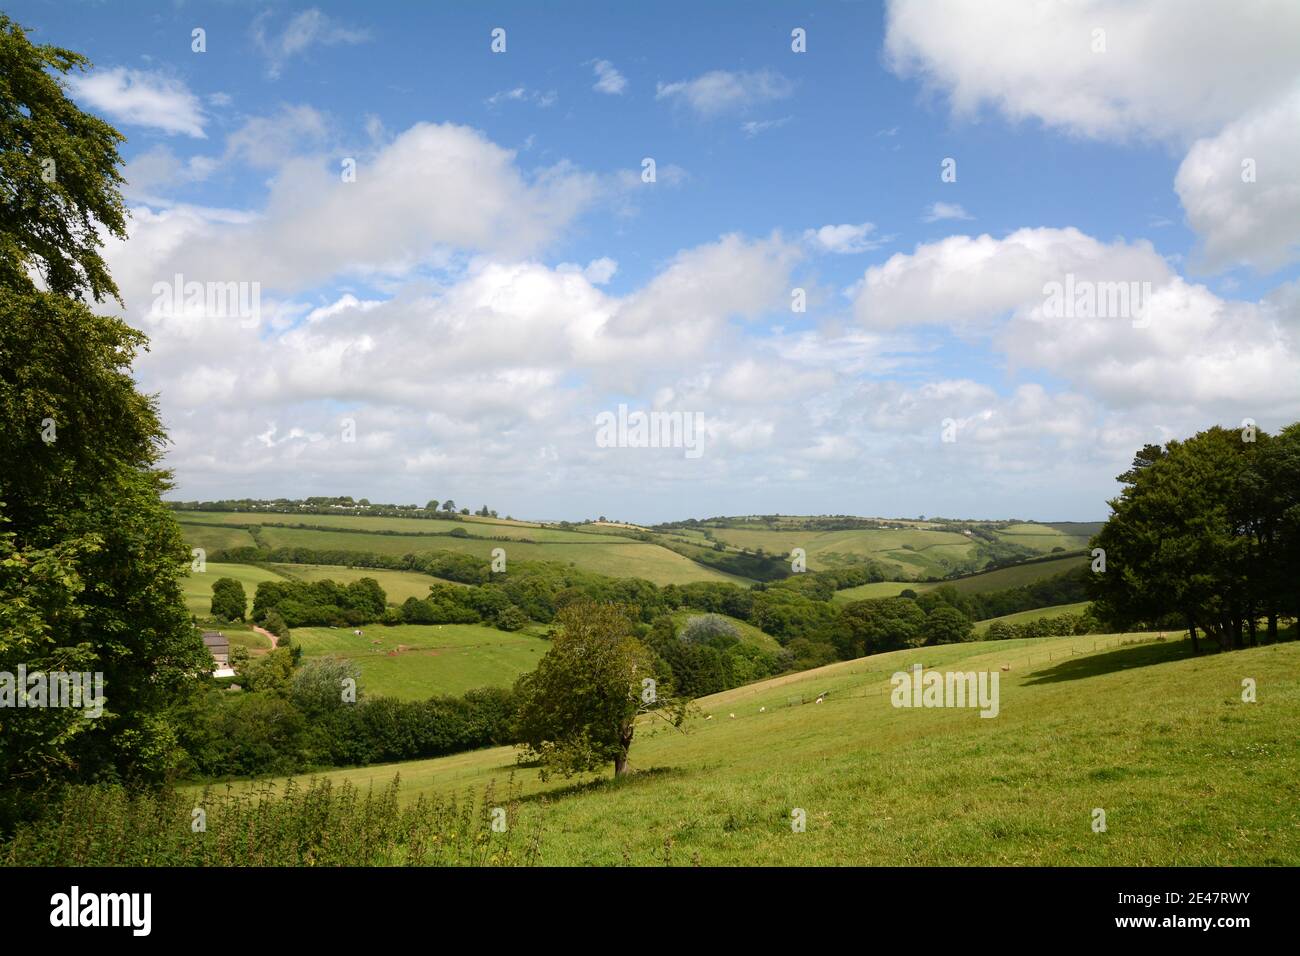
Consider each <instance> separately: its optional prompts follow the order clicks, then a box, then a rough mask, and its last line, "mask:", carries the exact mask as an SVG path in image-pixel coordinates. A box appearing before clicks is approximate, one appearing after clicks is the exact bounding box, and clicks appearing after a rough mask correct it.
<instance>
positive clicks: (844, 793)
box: [239, 634, 1300, 866]
mask: <svg viewBox="0 0 1300 956" xmlns="http://www.w3.org/2000/svg"><path fill="white" fill-rule="evenodd" d="M915 663H920V664H923V665H924V666H925V667H926V668H937V669H942V670H947V669H960V670H964V671H966V670H975V671H979V670H988V671H992V672H995V673H997V674H998V676H999V678H1000V681H999V691H1000V694H999V712H998V715H997V716H996V717H994V718H983V717H981V716H980V715H979V713H978V712H977V711H976V710H974V709H962V708H929V709H927V708H919V709H918V708H901V707H894V706H892V705H891V699H890V675H891V674H893V673H894V672H895V671H898V670H902V669H907V668H910V667H911V665H913V664H915ZM1004 667H1005V668H1008V669H1005V670H1004V669H1003V668H1004ZM1245 677H1250V678H1252V679H1254V680H1255V681H1256V684H1257V687H1258V700H1257V702H1255V703H1245V702H1243V701H1242V690H1241V688H1242V680H1243V678H1245ZM822 694H825V698H824V700H823V702H822V703H815V702H814V701H815V700H816V699H817V697H818V696H819V695H822ZM733 715H734V716H733ZM631 759H632V766H633V768H634V772H633V773H631V774H630V775H629V776H628V777H626V778H625V779H623V780H620V781H617V782H616V781H614V780H613V779H612V775H611V774H609V773H605V774H600V775H596V776H589V777H582V778H576V779H571V780H563V779H551V780H550V781H546V782H543V781H541V780H540V779H539V778H538V775H537V772H536V770H534V769H531V768H525V767H519V766H517V764H516V761H515V752H514V751H513V750H512V749H511V748H504V747H503V748H495V749H490V750H482V751H476V752H472V753H465V754H458V755H455V756H451V757H445V758H440V759H436V760H424V761H415V762H410V763H404V764H395V765H384V766H372V767H362V768H356V769H349V770H340V771H335V772H331V773H329V774H327V776H328V777H329V778H331V779H332V780H333V781H335V782H339V781H342V780H349V781H351V782H353V783H354V784H357V785H359V786H361V787H362V788H365V787H368V786H374V787H376V788H381V787H383V786H385V785H386V784H388V783H389V782H390V781H391V780H392V779H393V777H394V776H395V775H396V776H400V781H401V792H400V796H401V799H402V800H405V801H410V800H412V799H414V798H415V796H416V795H418V794H421V793H434V792H436V793H449V792H453V791H456V792H463V791H466V790H470V789H474V790H481V789H482V788H483V787H484V786H485V785H487V784H488V783H489V782H493V781H495V783H496V784H497V786H498V787H501V786H503V785H505V784H506V783H507V781H513V783H514V784H515V785H517V786H518V787H520V789H521V791H522V794H523V797H522V799H521V800H520V801H519V802H518V804H517V805H516V806H515V807H513V808H512V812H513V814H514V816H513V819H512V821H511V824H510V825H511V826H515V827H520V828H522V829H524V830H525V831H527V832H534V831H536V830H538V829H540V830H541V831H542V834H543V836H542V850H541V860H542V862H544V863H549V864H558V865H584V864H597V865H619V864H660V863H670V864H678V865H689V864H692V863H699V864H703V865H742V864H743V865H764V864H767V865H814V864H822V865H824V864H845V865H850V864H866V865H927V864H935V865H948V864H963V865H970V864H981V865H1001V864H1006V865H1067V866H1072V865H1118V866H1138V865H1179V866H1186V865H1213V866H1223V865H1251V864H1264V865H1287V866H1294V865H1297V864H1300V799H1297V798H1300V643H1296V642H1295V641H1291V642H1289V643H1282V644H1276V645H1271V646H1264V647H1258V648H1251V649H1247V650H1242V651H1236V652H1233V653H1230V654H1213V655H1203V656H1200V657H1192V656H1191V654H1190V646H1189V642H1188V641H1186V640H1185V639H1183V638H1179V639H1171V640H1168V641H1163V642H1162V641H1157V640H1154V639H1153V636H1152V635H1150V634H1137V635H1108V636H1104V637H1092V636H1089V637H1075V638H1059V639H1043V640H1018V641H1006V642H999V643H998V644H997V645H996V646H990V645H988V644H982V643H975V644H959V645H947V646H943V647H935V648H924V649H920V650H908V651H895V652H892V653H889V654H882V655H878V656H875V657H867V658H862V659H859V660H856V661H848V662H844V663H840V664H832V665H829V666H827V667H823V668H819V669H817V670H813V671H807V672H803V673H799V674H793V675H788V676H785V677H780V678H775V679H773V680H769V681H765V682H762V683H758V684H754V685H750V686H746V687H742V688H737V689H735V690H732V691H728V692H726V693H723V694H718V695H715V696H713V697H709V698H704V699H702V700H700V701H699V702H697V712H696V714H695V716H693V717H692V718H691V719H690V720H689V721H688V722H687V724H686V725H685V727H684V732H683V731H679V730H677V729H675V728H673V727H671V726H668V725H666V724H664V723H662V722H660V721H657V720H655V719H654V718H645V719H643V721H642V724H641V725H640V727H639V730H638V734H637V740H636V742H635V743H634V744H633V747H632V752H631ZM239 786H251V784H242V785H239ZM1098 809H1100V810H1103V811H1104V812H1105V825H1106V829H1105V831H1104V832H1094V829H1093V821H1094V811H1095V810H1098ZM799 811H802V814H800V813H799ZM792 814H795V818H797V817H800V816H801V817H802V819H803V820H804V821H805V829H804V832H795V830H794V828H793V827H792V819H794V818H792Z"/></svg>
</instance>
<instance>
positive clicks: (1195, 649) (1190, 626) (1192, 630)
mask: <svg viewBox="0 0 1300 956" xmlns="http://www.w3.org/2000/svg"><path fill="white" fill-rule="evenodd" d="M1187 633H1188V634H1190V635H1191V636H1192V653H1193V654H1199V653H1201V647H1200V645H1199V644H1197V643H1196V620H1195V619H1194V618H1193V617H1192V616H1191V615H1190V614H1189V615H1187Z"/></svg>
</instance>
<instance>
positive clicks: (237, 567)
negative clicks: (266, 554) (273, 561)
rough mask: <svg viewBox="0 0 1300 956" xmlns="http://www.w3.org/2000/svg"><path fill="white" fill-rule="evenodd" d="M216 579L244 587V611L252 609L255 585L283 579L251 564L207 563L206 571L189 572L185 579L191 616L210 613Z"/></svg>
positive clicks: (186, 603)
mask: <svg viewBox="0 0 1300 956" xmlns="http://www.w3.org/2000/svg"><path fill="white" fill-rule="evenodd" d="M218 578H234V579H235V580H236V581H238V582H239V583H240V584H242V585H243V586H244V594H245V595H246V596H247V598H248V607H247V609H246V611H251V610H252V609H253V593H254V592H255V591H256V590H257V585H258V584H259V583H260V582H262V581H283V580H284V577H283V576H282V575H280V574H277V573H276V572H275V571H268V570H266V569H265V568H259V567H256V566H255V565H251V564H220V563H217V562H213V561H209V562H208V563H207V570H206V571H204V572H202V573H199V572H194V571H192V572H190V576H189V577H187V578H185V580H184V582H183V584H184V590H185V606H186V607H187V608H189V611H190V613H191V614H197V615H198V616H199V617H207V616H208V614H210V613H211V611H212V585H213V583H215V582H216V580H217V579H218Z"/></svg>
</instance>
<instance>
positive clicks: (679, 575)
mask: <svg viewBox="0 0 1300 956" xmlns="http://www.w3.org/2000/svg"><path fill="white" fill-rule="evenodd" d="M579 537H582V538H585V539H586V540H583V541H579V542H569V541H559V542H554V543H551V544H530V543H526V542H505V543H503V542H501V541H492V540H486V539H476V538H455V537H449V536H446V535H437V536H420V537H413V536H407V535H384V534H367V533H364V532H363V533H353V532H347V531H314V530H310V529H305V528H266V529H265V530H264V531H263V532H262V540H263V541H265V542H266V544H267V545H268V546H269V547H272V548H279V547H307V548H322V549H340V550H349V551H370V552H374V553H377V554H389V555H404V554H410V553H416V552H421V551H455V552H458V553H460V554H472V555H474V556H476V557H479V558H482V559H483V562H484V564H486V563H488V562H489V561H490V560H491V558H492V549H493V548H504V549H505V551H506V560H507V561H511V560H514V561H555V562H559V563H561V564H571V565H573V566H574V567H577V568H581V569H583V570H587V571H595V572H598V573H600V574H608V575H610V576H612V577H625V578H645V579H646V580H647V581H653V582H654V583H656V584H661V585H662V584H686V583H689V582H691V581H736V582H742V583H748V582H747V581H745V579H743V578H737V577H735V576H733V575H728V574H723V573H722V572H720V571H714V570H713V569H711V568H706V567H704V566H703V565H700V564H696V563H695V562H694V561H692V560H690V559H689V558H685V557H682V556H681V555H680V554H676V553H674V552H672V551H669V550H667V549H665V548H661V547H659V546H658V545H655V544H650V543H647V542H643V541H632V540H630V539H626V538H618V537H614V536H612V535H597V534H590V535H579Z"/></svg>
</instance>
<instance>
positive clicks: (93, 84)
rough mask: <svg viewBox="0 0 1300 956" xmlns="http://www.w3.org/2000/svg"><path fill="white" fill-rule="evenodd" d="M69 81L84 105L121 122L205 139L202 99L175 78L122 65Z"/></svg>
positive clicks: (70, 87) (70, 78)
mask: <svg viewBox="0 0 1300 956" xmlns="http://www.w3.org/2000/svg"><path fill="white" fill-rule="evenodd" d="M67 82H68V87H69V89H70V90H71V92H72V95H73V96H74V97H75V98H76V99H78V100H79V101H81V103H82V105H84V106H87V107H89V108H90V109H92V110H94V111H96V112H102V113H107V114H108V115H109V116H110V117H112V118H113V119H115V120H117V121H119V122H122V123H126V124H129V125H133V126H145V127H149V128H151V129H159V130H162V131H163V132H164V133H169V134H183V135H185V136H192V137H194V138H195V139H203V138H204V136H205V134H204V132H203V123H204V116H203V109H202V106H201V105H200V103H199V98H198V97H197V96H195V95H194V94H193V93H191V92H190V90H189V87H187V86H186V85H185V83H184V82H182V81H181V80H178V79H175V78H174V77H169V76H164V75H163V74H161V73H150V72H148V71H145V70H132V69H128V68H127V67H123V66H119V67H114V68H112V69H107V70H95V71H94V72H93V73H88V74H84V75H82V74H75V73H74V74H73V75H72V76H70V77H69V78H68V81H67Z"/></svg>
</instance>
